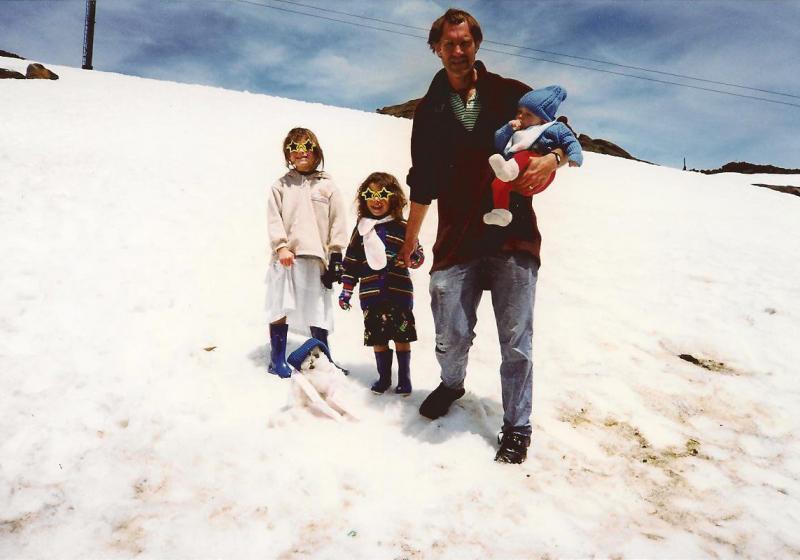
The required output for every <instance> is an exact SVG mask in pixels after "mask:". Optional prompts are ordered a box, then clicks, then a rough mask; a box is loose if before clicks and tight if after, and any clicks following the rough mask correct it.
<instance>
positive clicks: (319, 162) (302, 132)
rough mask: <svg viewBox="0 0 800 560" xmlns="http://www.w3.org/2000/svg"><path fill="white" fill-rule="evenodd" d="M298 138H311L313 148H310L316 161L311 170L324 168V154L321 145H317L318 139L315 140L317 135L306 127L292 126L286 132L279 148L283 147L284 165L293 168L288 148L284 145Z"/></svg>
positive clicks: (298, 139)
mask: <svg viewBox="0 0 800 560" xmlns="http://www.w3.org/2000/svg"><path fill="white" fill-rule="evenodd" d="M300 140H311V141H312V142H313V143H314V149H313V150H311V151H312V152H313V154H314V158H315V159H316V162H315V164H314V169H313V171H317V169H318V168H319V169H320V170H321V169H324V168H325V154H323V153H322V146H320V145H319V140H317V135H316V134H314V133H313V132H311V131H310V130H309V129H307V128H300V127H297V128H293V129H292V130H290V131H289V132H288V133H287V134H286V138H284V139H283V144H282V145H281V148H282V149H283V159H284V160H285V161H286V167H288V168H289V169H294V167H293V166H292V162H291V161H289V150H287V149H286V145H287V144H289V142H292V141H295V142H297V141H300Z"/></svg>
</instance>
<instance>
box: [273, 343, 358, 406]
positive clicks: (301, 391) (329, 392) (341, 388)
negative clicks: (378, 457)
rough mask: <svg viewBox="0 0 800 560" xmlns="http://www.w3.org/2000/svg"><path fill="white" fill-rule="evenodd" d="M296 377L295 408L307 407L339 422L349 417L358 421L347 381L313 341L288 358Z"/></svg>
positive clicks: (294, 384) (294, 381) (294, 377)
mask: <svg viewBox="0 0 800 560" xmlns="http://www.w3.org/2000/svg"><path fill="white" fill-rule="evenodd" d="M288 362H289V363H290V364H292V365H293V366H294V367H295V369H296V371H294V372H293V373H292V400H293V403H292V406H293V407H305V408H308V409H309V410H311V411H312V412H315V413H318V414H321V415H323V416H327V417H328V418H331V419H333V420H336V421H342V420H343V419H345V418H346V417H350V418H352V419H354V420H358V416H357V415H356V414H355V413H354V412H353V410H354V407H353V405H352V404H351V403H349V402H348V399H347V398H346V394H347V378H346V377H345V375H344V372H342V370H340V369H339V368H338V367H336V365H335V364H334V363H333V362H332V361H331V360H330V355H329V354H328V349H327V347H326V346H325V345H324V344H323V343H322V342H320V341H318V340H317V339H314V338H312V339H309V340H308V341H306V342H305V343H304V344H303V345H302V346H300V348H298V349H297V350H295V351H294V352H292V354H291V355H290V356H289V358H288Z"/></svg>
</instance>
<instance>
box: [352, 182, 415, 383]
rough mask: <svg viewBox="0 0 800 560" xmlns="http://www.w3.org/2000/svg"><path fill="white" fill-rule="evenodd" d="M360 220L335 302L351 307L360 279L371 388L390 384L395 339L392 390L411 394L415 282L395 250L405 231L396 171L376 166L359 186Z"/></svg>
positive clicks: (401, 244)
mask: <svg viewBox="0 0 800 560" xmlns="http://www.w3.org/2000/svg"><path fill="white" fill-rule="evenodd" d="M356 201H357V204H358V225H357V226H356V228H355V230H353V235H352V236H351V237H350V244H349V245H348V246H347V253H346V254H345V258H344V274H342V293H341V295H339V305H340V307H341V308H342V309H344V310H347V309H350V298H351V297H352V295H353V289H354V288H355V285H356V284H357V283H358V282H359V281H360V282H361V286H360V288H359V290H358V296H359V299H360V301H361V309H362V311H363V313H364V345H365V346H372V349H373V350H374V352H375V363H376V365H377V368H378V380H377V381H376V382H375V383H373V384H372V387H371V389H372V391H373V392H374V393H376V394H382V393H384V392H385V391H386V389H388V388H389V386H390V385H391V384H392V350H390V349H389V341H390V340H393V341H394V345H395V349H396V351H397V369H398V371H397V377H398V382H397V387H396V388H395V393H397V394H400V395H409V394H411V342H413V341H415V340H417V331H416V327H415V323H414V314H413V312H412V308H413V305H414V288H413V286H412V284H411V276H410V275H409V272H408V268H406V267H405V266H402V267H401V266H398V264H403V263H398V261H397V255H398V252H399V251H400V248H401V247H402V246H403V241H405V236H406V222H405V220H404V219H403V208H404V207H405V206H406V204H407V202H406V197H405V194H403V190H402V189H401V188H400V184H399V183H398V182H397V179H395V178H394V176H392V175H390V174H388V173H381V172H376V173H372V174H371V175H370V176H369V177H367V178H366V179H365V180H364V182H363V183H362V184H361V186H360V187H359V188H358V193H357V195H356ZM423 259H424V256H423V254H422V248H421V247H419V246H418V247H417V250H416V251H415V252H414V254H413V256H412V262H411V263H408V264H409V266H410V267H411V268H418V267H419V266H420V265H421V264H422V261H423Z"/></svg>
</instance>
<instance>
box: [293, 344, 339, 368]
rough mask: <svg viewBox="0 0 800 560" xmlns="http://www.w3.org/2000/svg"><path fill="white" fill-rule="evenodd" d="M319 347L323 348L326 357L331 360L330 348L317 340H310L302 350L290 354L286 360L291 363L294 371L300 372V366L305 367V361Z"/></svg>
mask: <svg viewBox="0 0 800 560" xmlns="http://www.w3.org/2000/svg"><path fill="white" fill-rule="evenodd" d="M317 347H320V348H322V351H323V352H324V353H325V355H326V356H328V359H329V360H330V359H331V353H330V352H329V351H328V347H327V346H326V345H325V343H324V342H322V341H319V340H317V339H316V338H309V339H308V340H306V341H305V342H304V343H303V344H301V345H300V348H298V349H297V350H295V351H294V352H292V353H291V354H289V357H288V358H286V361H287V362H289V363H290V364H291V365H292V366H293V367H294V369H296V370H297V371H300V366H301V365H303V360H305V359H306V357H308V355H309V354H310V353H311V351H312V350H313V349H314V348H317Z"/></svg>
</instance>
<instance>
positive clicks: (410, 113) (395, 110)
mask: <svg viewBox="0 0 800 560" xmlns="http://www.w3.org/2000/svg"><path fill="white" fill-rule="evenodd" d="M421 100H422V98H420V99H412V100H411V101H406V102H405V103H401V104H400V105H389V106H388V107H381V108H380V109H378V110H377V112H378V113H380V114H381V115H392V116H393V117H401V118H404V119H413V118H414V111H416V110H417V105H419V102H420V101H421Z"/></svg>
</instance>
